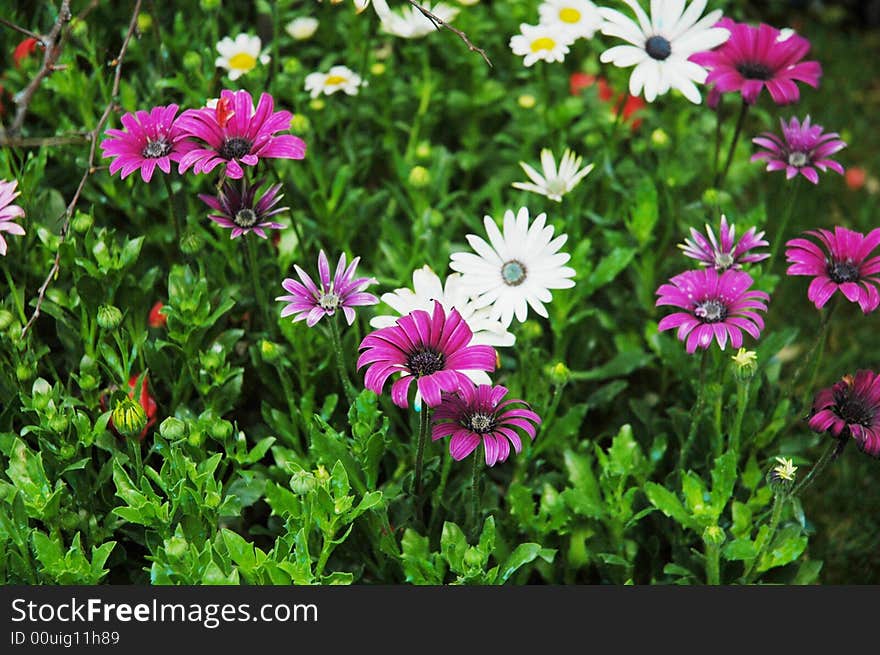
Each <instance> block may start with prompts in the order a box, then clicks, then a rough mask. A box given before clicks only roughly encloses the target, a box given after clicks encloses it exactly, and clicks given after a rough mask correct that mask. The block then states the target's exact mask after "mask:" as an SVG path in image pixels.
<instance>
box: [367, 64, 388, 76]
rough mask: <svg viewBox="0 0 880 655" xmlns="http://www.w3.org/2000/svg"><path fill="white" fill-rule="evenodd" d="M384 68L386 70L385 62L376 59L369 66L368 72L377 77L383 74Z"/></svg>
mask: <svg viewBox="0 0 880 655" xmlns="http://www.w3.org/2000/svg"><path fill="white" fill-rule="evenodd" d="M386 70H387V68H386V66H385V64H383V63H382V62H381V61H377V62H376V63H375V64H373V65H372V66H370V74H371V75H373V76H375V77H379V76H380V75H384V74H385V71H386Z"/></svg>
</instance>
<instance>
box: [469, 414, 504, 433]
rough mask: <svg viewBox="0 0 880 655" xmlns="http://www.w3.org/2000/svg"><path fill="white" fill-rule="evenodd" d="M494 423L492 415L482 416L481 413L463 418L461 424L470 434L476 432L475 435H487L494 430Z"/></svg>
mask: <svg viewBox="0 0 880 655" xmlns="http://www.w3.org/2000/svg"><path fill="white" fill-rule="evenodd" d="M496 423H497V422H496V420H495V416H494V415H493V414H483V413H482V412H476V413H475V414H471V415H470V416H467V417H465V420H464V421H463V422H462V424H463V425H464V427H465V428H467V429H468V430H470V431H471V432H476V433H477V434H487V433H489V432H492V430H494V429H495V425H496Z"/></svg>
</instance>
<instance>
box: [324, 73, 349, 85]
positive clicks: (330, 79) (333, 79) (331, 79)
mask: <svg viewBox="0 0 880 655" xmlns="http://www.w3.org/2000/svg"><path fill="white" fill-rule="evenodd" d="M347 81H348V80H346V79H345V78H344V77H342V75H328V76H327V79H326V80H325V81H324V86H334V85H336V84H345V83H346V82H347Z"/></svg>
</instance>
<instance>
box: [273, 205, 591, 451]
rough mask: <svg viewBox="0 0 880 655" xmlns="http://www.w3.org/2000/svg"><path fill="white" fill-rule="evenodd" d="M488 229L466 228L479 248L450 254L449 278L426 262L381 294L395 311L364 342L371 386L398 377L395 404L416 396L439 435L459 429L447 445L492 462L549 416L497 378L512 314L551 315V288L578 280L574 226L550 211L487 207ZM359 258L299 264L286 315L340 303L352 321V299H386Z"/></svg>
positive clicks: (310, 314) (309, 315) (310, 319)
mask: <svg viewBox="0 0 880 655" xmlns="http://www.w3.org/2000/svg"><path fill="white" fill-rule="evenodd" d="M483 223H484V226H485V229H486V238H483V237H482V236H478V235H475V234H468V235H467V241H468V243H469V244H470V246H471V248H472V251H471V252H455V253H453V254H452V255H451V258H450V259H451V261H450V268H452V270H453V271H454V272H453V273H451V274H450V275H449V276H448V277H447V278H446V279H445V280H441V278H440V277H439V276H438V275H437V274H436V273H434V271H433V270H431V268H430V267H428V266H424V267H422V268H419V269H417V270H416V271H415V272H414V273H413V276H412V280H413V286H412V288H411V289H410V288H400V289H396V290H395V291H393V292H389V293H386V294H384V295H383V296H382V302H384V304H385V305H387V306H388V307H389V308H390V309H391V310H392V311H393V312H394V313H393V314H387V315H386V314H383V315H379V316H375V317H374V318H372V319H371V321H370V325H371V326H372V327H373V328H375V331H373V332H372V333H370V334H368V335H367V336H366V337H365V338H364V339H363V341H362V342H361V344H360V347H359V350H360V351H361V354H360V356H359V358H358V361H357V367H358V368H362V367H367V370H366V373H365V378H364V383H365V386H366V388H368V389H370V390H372V391H374V392H376V393H378V394H381V393H382V392H383V390H384V388H385V385H386V383H387V382H388V381H389V380H391V379H392V378H394V381H393V383H392V384H391V389H390V392H391V399H392V401H393V402H394V404H396V405H397V406H399V407H401V408H407V407H409V405H410V395H411V391H412V392H414V398H413V403H414V404H415V406H416V408H417V410H418V411H422V412H432V424H433V427H432V436H433V438H434V439H435V440H437V439H441V438H444V437H451V438H450V442H449V452H450V454H451V455H452V457H453V458H454V459H456V460H461V459H463V458H464V457H467V456H468V455H469V454H471V453H472V452H474V451H475V449H476V448H477V447H478V446H479V445H480V444H482V445H483V449H484V454H485V461H486V464H487V465H488V466H493V465H494V464H496V463H498V462H503V461H505V460H506V459H507V457H508V456H509V455H510V452H511V448H512V449H513V451H515V452H517V453H518V452H520V451H521V450H522V440H521V437H520V436H519V434H518V430H521V431H522V432H524V433H525V434H527V435H528V436H529V437H530V438H532V439H534V437H535V430H536V425H538V424H540V422H541V419H540V418H539V417H538V415H537V414H536V413H535V412H533V411H532V410H531V409H530V408H529V407H528V405H527V404H526V403H525V402H524V401H522V400H517V399H508V400H505V397H506V395H507V389H506V388H504V387H503V386H498V385H496V386H493V385H492V382H491V379H490V377H489V373H492V372H494V371H495V367H496V363H497V361H498V356H497V353H496V350H495V348H500V347H508V346H512V345H513V344H514V342H515V337H514V335H513V334H511V332H510V331H509V328H510V326H511V323H512V322H513V320H514V318H516V320H517V321H519V322H523V321H525V320H526V318H527V316H528V313H529V308H531V309H532V310H533V311H534V312H536V313H537V314H538V315H540V316H543V317H547V316H548V313H547V308H546V307H545V303H548V302H550V301H551V300H552V293H551V290H553V289H566V288H571V287H573V286H574V280H573V279H572V278H574V275H575V271H574V270H573V269H572V268H570V267H568V266H566V264H567V262H568V260H569V258H570V256H569V255H568V254H567V253H564V252H560V249H561V248H562V246H563V245H564V244H565V242H566V240H567V236H566V235H559V236H554V233H555V230H554V228H553V227H552V226H550V225H547V216H546V214H539V215H538V216H536V217H535V218H534V220H530V217H529V211H528V209H527V208H525V207H523V208H521V209H520V210H519V211H518V212H516V213H514V212H513V211H512V210H508V211H507V212H505V214H504V217H503V221H502V225H501V227H500V228H499V226H498V225H497V223H496V221H495V220H494V219H493V218H492V217H491V216H485V217H484V221H483ZM357 263H358V259H355V260H354V261H352V262H351V264H348V265H347V266H346V260H345V257H344V255H343V256H341V257H340V259H339V262H338V264H337V266H336V270H335V272H334V273H333V274H332V275H331V272H330V264H329V261H328V259H327V257H326V255H325V254H324V253H323V252H321V253H320V255H319V256H318V279H317V281H316V280H314V279H313V278H312V277H311V276H310V275H309V274H308V273H306V272H305V271H303V270H302V269H301V268H300V267H298V266H297V267H295V270H296V272H297V275H298V277H299V279H298V280H295V279H292V278H287V279H285V280H284V281H283V283H282V286H283V288H284V290H285V291H287V295H283V296H279V297H278V298H277V300H279V301H281V302H283V303H285V306H284V309H283V310H282V312H281V315H282V316H293V320H294V321H303V320H304V321H306V324H307V325H308V326H314V325H316V324H317V323H318V321H320V319H321V318H323V317H324V316H328V317H333V316H334V315H335V314H336V312H337V311H342V313H343V315H344V316H345V319H346V321H347V322H348V324H349V325H351V324H352V322H353V321H354V319H355V313H354V308H355V307H357V306H363V305H375V304H378V302H379V299H378V298H376V297H375V296H373V295H372V294H369V293H367V292H366V291H365V290H366V289H367V288H368V287H369V286H370V285H371V284H375V282H376V281H375V280H374V279H373V278H365V277H360V278H356V277H355V269H356V267H357Z"/></svg>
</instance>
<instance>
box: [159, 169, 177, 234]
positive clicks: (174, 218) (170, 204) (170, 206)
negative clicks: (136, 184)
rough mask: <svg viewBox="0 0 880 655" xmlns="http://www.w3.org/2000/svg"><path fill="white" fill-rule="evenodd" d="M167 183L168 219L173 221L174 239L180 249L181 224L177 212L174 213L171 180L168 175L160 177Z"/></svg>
mask: <svg viewBox="0 0 880 655" xmlns="http://www.w3.org/2000/svg"><path fill="white" fill-rule="evenodd" d="M159 177H161V178H162V181H163V182H164V183H165V191H166V192H167V194H168V218H169V219H171V225H172V226H173V227H174V238H175V239H176V240H177V247H178V248H179V247H180V223H179V222H178V221H177V212H176V211H174V191H173V189H172V188H171V180H169V179H168V176H167V175H160V176H159Z"/></svg>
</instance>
